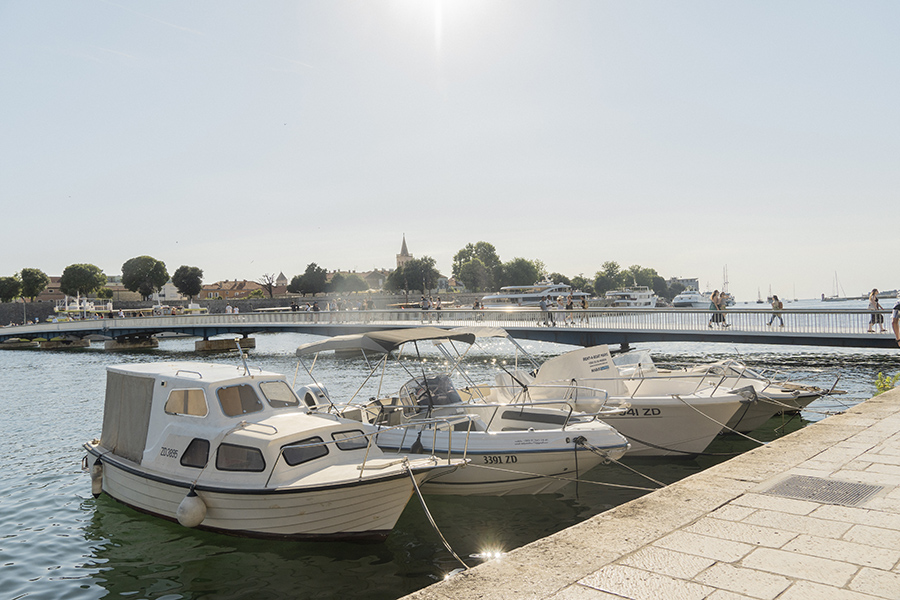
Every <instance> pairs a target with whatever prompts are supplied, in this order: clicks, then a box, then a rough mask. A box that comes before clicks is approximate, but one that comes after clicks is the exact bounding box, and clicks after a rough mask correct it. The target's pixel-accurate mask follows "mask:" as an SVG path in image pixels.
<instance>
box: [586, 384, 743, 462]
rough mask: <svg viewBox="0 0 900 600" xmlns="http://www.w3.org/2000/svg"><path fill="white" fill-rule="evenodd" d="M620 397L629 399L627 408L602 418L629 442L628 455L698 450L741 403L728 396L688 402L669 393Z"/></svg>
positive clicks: (705, 444) (720, 428) (700, 451)
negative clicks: (666, 394)
mask: <svg viewBox="0 0 900 600" xmlns="http://www.w3.org/2000/svg"><path fill="white" fill-rule="evenodd" d="M623 400H626V401H627V402H629V403H630V407H629V408H628V410H627V411H626V412H625V413H624V414H621V415H613V416H608V417H604V418H603V420H604V421H605V422H607V423H608V424H609V425H611V426H612V427H614V428H615V429H616V430H617V431H618V432H619V433H621V434H622V435H623V436H625V438H627V439H628V441H629V442H630V443H631V450H629V451H628V456H629V457H632V456H673V457H674V456H690V455H695V454H700V453H702V452H703V451H705V450H706V448H707V447H708V446H709V445H710V444H711V443H712V441H713V440H714V439H715V438H716V436H717V435H718V434H719V432H720V431H722V425H723V424H724V423H727V422H728V421H729V419H731V418H732V417H733V416H734V415H735V413H737V412H738V411H739V410H740V409H741V408H742V406H743V404H744V403H742V402H741V401H740V400H737V399H728V398H722V399H719V398H713V399H703V400H692V401H691V402H690V405H689V404H687V401H685V402H681V401H679V400H678V399H677V398H672V397H651V398H641V397H636V398H625V399H623Z"/></svg>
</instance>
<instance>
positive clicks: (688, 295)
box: [672, 290, 710, 309]
mask: <svg viewBox="0 0 900 600" xmlns="http://www.w3.org/2000/svg"><path fill="white" fill-rule="evenodd" d="M709 303H710V294H709V293H708V292H698V291H697V290H684V291H683V292H681V293H680V294H678V295H677V296H675V297H674V298H673V299H672V306H674V307H675V308H702V309H707V308H709Z"/></svg>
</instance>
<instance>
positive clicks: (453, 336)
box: [297, 327, 505, 356]
mask: <svg viewBox="0 0 900 600" xmlns="http://www.w3.org/2000/svg"><path fill="white" fill-rule="evenodd" d="M504 333H505V332H504ZM427 340H452V341H454V342H464V343H466V344H474V343H475V334H474V333H471V332H468V331H465V332H454V331H450V330H447V329H441V328H439V327H417V328H410V329H390V330H386V331H370V332H368V333H354V334H350V335H337V336H334V337H331V338H328V339H325V340H321V341H317V342H310V343H308V344H303V345H301V346H299V347H298V348H297V356H307V355H310V354H315V353H317V352H324V351H326V350H339V351H342V352H347V351H351V350H368V351H370V352H391V351H392V350H396V349H397V348H399V347H400V346H402V345H403V344H406V343H407V342H421V341H427Z"/></svg>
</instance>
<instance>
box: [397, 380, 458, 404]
mask: <svg viewBox="0 0 900 600" xmlns="http://www.w3.org/2000/svg"><path fill="white" fill-rule="evenodd" d="M400 401H401V402H402V403H403V404H405V405H407V406H415V405H418V406H446V405H448V404H459V403H460V402H462V399H461V398H460V397H459V393H458V392H457V391H456V388H455V387H454V385H453V382H452V381H451V380H450V377H448V376H447V375H428V376H422V377H415V378H413V379H411V380H409V381H407V382H406V383H405V384H403V387H401V388H400Z"/></svg>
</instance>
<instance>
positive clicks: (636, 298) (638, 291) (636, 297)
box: [606, 285, 659, 308]
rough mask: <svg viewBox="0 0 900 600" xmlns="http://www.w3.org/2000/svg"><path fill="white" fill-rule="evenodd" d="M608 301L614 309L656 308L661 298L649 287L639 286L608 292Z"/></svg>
mask: <svg viewBox="0 0 900 600" xmlns="http://www.w3.org/2000/svg"><path fill="white" fill-rule="evenodd" d="M606 300H607V301H608V302H609V305H610V306H612V307H614V308H656V302H657V301H658V300H659V298H658V297H657V295H656V294H655V293H653V290H651V289H650V288H648V287H647V286H645V285H638V286H634V287H630V288H625V289H624V290H612V291H609V292H606Z"/></svg>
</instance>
